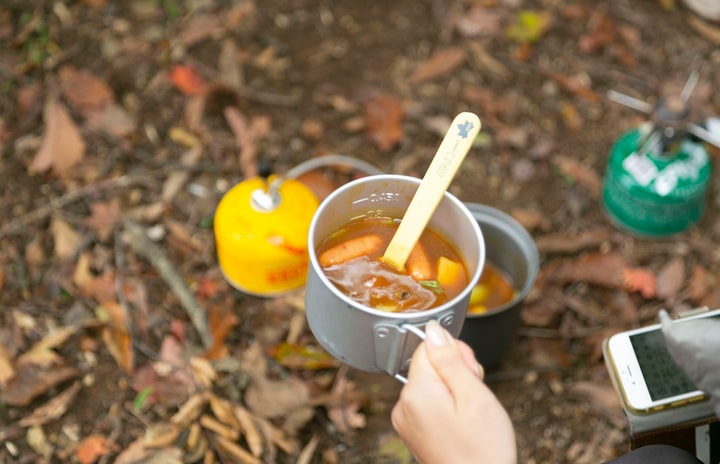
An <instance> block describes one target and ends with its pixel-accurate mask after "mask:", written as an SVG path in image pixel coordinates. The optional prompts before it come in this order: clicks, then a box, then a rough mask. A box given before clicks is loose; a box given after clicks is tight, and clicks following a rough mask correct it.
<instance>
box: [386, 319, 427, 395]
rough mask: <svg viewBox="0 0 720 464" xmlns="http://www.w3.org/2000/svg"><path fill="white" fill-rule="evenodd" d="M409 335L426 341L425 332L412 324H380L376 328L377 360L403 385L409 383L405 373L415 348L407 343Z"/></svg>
mask: <svg viewBox="0 0 720 464" xmlns="http://www.w3.org/2000/svg"><path fill="white" fill-rule="evenodd" d="M408 332H409V333H413V334H415V336H417V337H418V338H419V339H420V341H423V340H425V332H423V330H422V329H421V328H420V327H419V326H417V325H413V324H410V323H404V324H401V325H396V324H379V325H377V326H376V327H375V360H376V363H377V365H378V367H380V368H381V369H382V370H384V371H385V372H387V373H388V374H390V375H392V376H393V377H395V378H396V379H397V380H399V381H400V382H402V383H407V377H406V376H405V375H404V373H406V372H407V370H408V369H409V367H410V359H411V358H410V356H412V351H411V349H412V350H413V351H414V347H415V346H417V344H415V346H413V345H410V346H408V343H407V341H406V336H407V334H408Z"/></svg>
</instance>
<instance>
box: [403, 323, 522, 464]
mask: <svg viewBox="0 0 720 464" xmlns="http://www.w3.org/2000/svg"><path fill="white" fill-rule="evenodd" d="M425 334H426V339H425V341H424V342H423V343H422V344H420V346H418V348H417V349H416V350H415V353H414V354H413V358H412V362H411V363H410V371H409V372H408V377H407V378H408V380H407V384H405V386H404V387H403V389H402V390H401V391H400V398H399V400H398V402H397V403H396V404H395V407H394V408H393V410H392V414H391V419H392V424H393V427H394V428H395V430H396V431H397V432H398V434H399V435H400V438H401V439H402V440H403V441H404V442H405V444H406V445H407V447H408V448H409V449H410V451H411V452H412V453H413V455H414V456H415V458H416V459H417V460H418V461H420V462H421V463H424V464H434V463H452V464H460V463H473V464H477V463H486V464H490V463H503V464H507V463H515V462H517V450H516V444H515V433H514V431H513V427H512V423H511V422H510V417H509V416H508V415H507V412H506V411H505V409H504V408H503V407H502V405H501V404H500V402H499V401H498V400H497V398H496V397H495V395H494V394H493V393H492V391H490V389H489V388H488V387H487V386H486V385H485V384H484V383H483V382H482V377H483V371H482V367H481V366H479V364H477V361H475V357H474V355H473V354H472V350H471V349H470V347H469V346H467V345H466V344H465V343H463V342H462V341H460V340H455V339H454V338H453V337H452V336H451V335H450V334H449V333H448V332H447V331H446V330H445V329H443V328H442V327H441V326H440V324H438V323H437V322H436V321H430V322H428V324H427V326H426V328H425Z"/></svg>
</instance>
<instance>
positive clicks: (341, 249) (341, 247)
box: [318, 234, 383, 267]
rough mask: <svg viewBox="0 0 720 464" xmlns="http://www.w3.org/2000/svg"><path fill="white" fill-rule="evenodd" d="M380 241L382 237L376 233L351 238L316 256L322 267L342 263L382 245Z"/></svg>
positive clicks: (366, 253) (367, 253)
mask: <svg viewBox="0 0 720 464" xmlns="http://www.w3.org/2000/svg"><path fill="white" fill-rule="evenodd" d="M382 243H383V242H382V238H380V236H379V235H377V234H368V235H362V236H360V237H355V238H351V239H350V240H346V241H344V242H342V243H340V244H338V245H335V246H334V247H332V248H329V249H327V250H325V251H324V252H322V253H321V254H320V256H318V261H320V265H321V266H323V267H327V266H332V265H335V264H342V263H344V262H346V261H350V260H351V259H355V258H359V257H360V256H364V255H369V254H370V253H372V252H374V251H377V250H378V249H380V247H381V246H382Z"/></svg>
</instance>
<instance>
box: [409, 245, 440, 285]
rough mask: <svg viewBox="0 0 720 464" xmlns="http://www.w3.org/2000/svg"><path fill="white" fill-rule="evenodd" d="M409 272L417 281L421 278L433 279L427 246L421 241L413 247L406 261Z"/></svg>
mask: <svg viewBox="0 0 720 464" xmlns="http://www.w3.org/2000/svg"><path fill="white" fill-rule="evenodd" d="M405 266H406V267H407V270H408V273H409V274H410V276H411V277H412V278H413V279H415V281H416V282H420V281H421V280H432V278H433V270H432V266H431V265H430V259H429V258H428V256H427V253H426V252H425V247H423V246H422V244H421V243H420V242H418V243H416V244H415V246H414V247H413V249H412V251H411V252H410V255H409V256H408V259H407V262H406V263H405Z"/></svg>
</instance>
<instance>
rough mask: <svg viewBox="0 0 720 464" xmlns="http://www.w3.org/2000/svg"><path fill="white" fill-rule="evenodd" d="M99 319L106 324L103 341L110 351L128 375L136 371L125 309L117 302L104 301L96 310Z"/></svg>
mask: <svg viewBox="0 0 720 464" xmlns="http://www.w3.org/2000/svg"><path fill="white" fill-rule="evenodd" d="M96 313H97V316H98V319H100V320H101V321H103V322H105V327H103V331H102V339H103V342H105V346H106V347H107V349H108V351H109V352H110V354H111V355H112V357H113V358H114V359H115V361H116V362H117V363H118V365H119V366H120V367H122V368H123V370H124V371H125V372H127V373H128V374H132V372H133V370H134V369H135V362H134V357H133V347H132V339H131V337H130V330H129V328H128V321H127V320H126V314H125V309H124V308H123V307H122V306H121V305H120V303H118V302H117V301H104V302H102V303H101V305H100V306H99V307H98V308H97V309H96Z"/></svg>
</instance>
